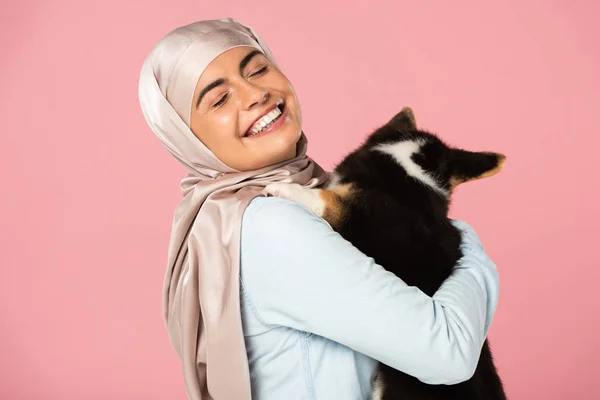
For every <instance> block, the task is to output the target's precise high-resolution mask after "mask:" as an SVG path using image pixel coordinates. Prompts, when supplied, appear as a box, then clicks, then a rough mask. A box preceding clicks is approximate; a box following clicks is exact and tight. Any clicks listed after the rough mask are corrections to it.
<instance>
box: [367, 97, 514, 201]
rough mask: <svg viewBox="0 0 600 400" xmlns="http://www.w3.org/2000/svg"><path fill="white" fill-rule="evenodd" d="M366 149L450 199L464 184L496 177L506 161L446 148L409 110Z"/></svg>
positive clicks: (493, 155)
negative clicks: (457, 187)
mask: <svg viewBox="0 0 600 400" xmlns="http://www.w3.org/2000/svg"><path fill="white" fill-rule="evenodd" d="M365 146H366V147H367V148H369V149H370V150H371V151H378V152H381V153H384V154H386V155H387V156H389V157H391V158H392V159H393V160H394V161H395V162H396V163H397V164H398V165H399V166H401V167H402V170H403V171H404V172H405V174H406V175H407V176H408V177H409V178H412V179H416V180H418V181H420V182H421V183H422V184H425V185H426V186H428V187H429V188H431V189H432V190H434V191H436V192H438V193H439V194H441V195H444V196H446V197H448V196H449V195H450V194H451V193H452V190H454V188H455V187H456V186H458V185H459V184H461V183H464V182H468V181H472V180H476V179H481V178H487V177H489V176H492V175H495V174H496V173H498V172H499V171H500V170H501V169H502V166H503V165H504V161H505V159H506V157H505V156H504V155H502V154H499V153H492V152H472V151H466V150H461V149H456V148H452V147H450V146H448V145H446V144H445V143H444V142H442V141H441V140H440V139H439V138H438V137H437V136H435V135H433V134H431V133H429V132H426V131H422V130H419V129H418V128H417V124H416V120H415V116H414V113H413V111H412V110H411V109H410V108H408V107H404V108H403V109H402V111H400V112H399V113H398V114H396V115H395V116H394V117H393V118H392V119H391V120H390V121H389V122H388V123H387V124H386V125H384V126H383V127H381V128H380V129H378V130H377V131H376V132H375V133H373V135H371V136H370V137H369V139H368V140H367V143H366V144H365Z"/></svg>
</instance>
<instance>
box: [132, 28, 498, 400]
mask: <svg viewBox="0 0 600 400" xmlns="http://www.w3.org/2000/svg"><path fill="white" fill-rule="evenodd" d="M140 102H141V106H142V110H143V113H144V115H145V118H146V120H147V122H148V124H149V125H150V127H151V128H152V130H153V131H154V132H155V133H156V135H157V136H158V137H159V139H160V140H161V141H162V143H163V144H164V145H165V147H166V148H167V149H168V150H169V151H170V152H171V153H172V154H173V155H174V156H175V157H176V158H177V159H178V160H179V161H180V162H181V163H183V164H184V165H185V166H186V167H187V168H188V170H189V174H188V175H187V176H186V177H185V178H184V179H183V181H182V192H183V199H182V201H181V203H180V204H179V205H178V207H177V210H176V212H175V219H174V222H173V231H172V237H171V243H170V248H169V260H168V269H167V274H166V277H165V286H164V317H165V321H166V325H167V329H168V332H169V336H170V339H171V342H172V344H173V346H174V348H175V350H176V351H177V353H178V355H179V356H180V357H181V359H182V362H183V373H184V379H185V384H186V389H187V392H188V395H189V397H190V398H191V399H194V400H196V399H210V398H213V399H216V400H228V399H231V400H243V399H250V398H252V399H255V400H256V399H258V400H261V399H278V400H279V399H286V400H294V399H315V398H319V399H341V400H344V399H367V398H369V396H370V392H371V390H372V388H371V386H372V380H373V378H374V375H375V372H376V367H377V363H378V362H383V363H386V364H388V365H390V366H391V367H393V368H396V369H398V370H401V371H403V372H405V373H407V374H410V375H413V376H415V377H417V378H418V379H420V380H422V381H424V382H428V383H432V384H452V383H457V382H460V381H464V380H467V379H468V378H469V377H470V376H471V375H472V373H473V371H474V368H475V366H476V364H477V361H478V357H479V351H480V349H481V346H482V344H483V341H484V339H485V336H486V334H487V331H488V329H489V326H490V324H491V320H492V316H493V314H494V312H495V308H496V303H497V298H498V277H497V272H496V268H495V265H494V264H493V262H492V261H491V260H490V259H489V258H488V257H487V256H486V255H485V253H484V252H483V249H482V247H481V243H480V242H479V239H478V237H477V235H476V234H475V232H474V231H473V230H472V228H470V227H469V226H468V225H467V224H465V223H461V222H455V223H456V224H457V225H458V226H459V227H460V228H462V232H463V245H462V247H463V252H464V257H463V258H462V259H461V262H460V265H457V267H456V270H455V273H454V274H453V275H452V277H451V278H449V279H448V280H447V281H446V282H445V283H444V285H443V286H442V287H441V288H440V290H439V291H438V292H437V293H436V294H435V295H434V296H433V297H429V296H427V295H425V294H424V293H422V292H421V291H420V290H418V289H417V288H414V287H409V286H407V285H406V284H405V283H404V282H403V281H401V280H400V279H398V278H397V277H395V276H393V275H392V274H390V273H388V272H386V271H385V270H384V269H383V268H382V267H381V266H379V265H377V264H375V263H374V262H373V260H372V259H371V258H369V257H368V256H367V255H364V254H362V253H361V252H359V251H358V250H357V249H356V248H354V247H353V246H352V245H351V244H350V243H349V242H347V241H345V240H344V239H343V238H342V237H341V236H340V235H338V234H337V233H336V232H334V231H333V230H332V229H331V228H330V227H329V226H328V225H327V223H326V222H325V221H323V220H322V219H320V218H318V217H317V216H316V215H314V214H313V213H311V212H310V211H309V210H307V209H305V208H304V207H302V206H300V205H298V204H295V203H292V202H289V201H286V200H283V199H278V198H271V197H269V198H267V197H264V196H262V195H261V191H262V189H263V188H264V187H265V186H266V185H267V184H269V183H271V182H277V181H280V182H295V183H299V184H302V185H306V186H309V187H315V186H318V185H322V184H323V183H325V182H326V180H327V175H326V174H325V173H324V171H323V170H322V169H321V168H320V167H319V166H318V165H317V164H315V163H314V162H313V161H312V160H310V159H309V158H307V157H306V155H305V153H306V147H307V142H306V138H305V136H304V134H303V132H302V115H301V112H300V106H299V104H298V100H297V98H296V95H295V93H294V89H293V88H292V85H291V84H290V82H289V81H288V80H287V79H286V77H285V76H284V75H283V74H282V72H281V71H280V70H279V69H278V68H277V65H276V63H275V60H274V59H273V56H272V55H271V53H270V51H269V49H268V48H267V46H266V45H265V44H264V43H263V42H262V40H261V39H260V37H259V36H258V35H257V34H256V33H255V32H254V31H253V30H252V29H250V28H249V27H247V26H245V25H243V24H241V23H240V22H238V21H235V20H233V19H224V20H214V21H202V22H197V23H193V24H190V25H187V26H184V27H181V28H178V29H176V30H174V31H173V32H171V33H169V34H168V35H167V36H165V37H164V38H163V39H162V40H161V41H160V42H159V43H158V44H157V45H156V47H155V48H154V50H153V51H152V52H151V54H150V55H149V56H148V58H147V59H146V61H145V63H144V66H143V69H142V72H141V77H140ZM399 256H401V255H399Z"/></svg>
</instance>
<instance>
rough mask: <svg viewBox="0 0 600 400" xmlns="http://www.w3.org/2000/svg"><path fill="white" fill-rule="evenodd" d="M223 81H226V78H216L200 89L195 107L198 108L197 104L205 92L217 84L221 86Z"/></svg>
mask: <svg viewBox="0 0 600 400" xmlns="http://www.w3.org/2000/svg"><path fill="white" fill-rule="evenodd" d="M225 82H227V80H226V79H223V78H220V79H217V80H216V81H214V82H211V83H209V84H208V85H206V87H205V88H204V89H202V91H201V92H200V95H199V96H198V101H197V102H196V108H198V106H199V105H200V102H201V101H202V98H203V97H204V96H205V95H206V93H208V92H210V91H211V90H213V89H214V88H216V87H218V86H221V85H222V84H224V83H225Z"/></svg>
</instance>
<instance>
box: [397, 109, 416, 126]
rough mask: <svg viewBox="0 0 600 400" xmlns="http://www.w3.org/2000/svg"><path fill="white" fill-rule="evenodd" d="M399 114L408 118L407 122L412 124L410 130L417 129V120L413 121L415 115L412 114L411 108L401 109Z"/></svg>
mask: <svg viewBox="0 0 600 400" xmlns="http://www.w3.org/2000/svg"><path fill="white" fill-rule="evenodd" d="M400 112H401V113H402V114H404V116H406V117H407V118H408V120H409V121H410V123H411V124H412V126H411V128H412V129H417V120H416V119H415V113H414V112H413V110H412V108H410V107H402V110H400Z"/></svg>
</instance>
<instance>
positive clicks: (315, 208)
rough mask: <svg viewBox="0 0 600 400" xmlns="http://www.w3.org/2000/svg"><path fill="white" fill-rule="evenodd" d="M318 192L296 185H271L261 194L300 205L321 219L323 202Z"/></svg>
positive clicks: (317, 190) (318, 190) (323, 208)
mask: <svg viewBox="0 0 600 400" xmlns="http://www.w3.org/2000/svg"><path fill="white" fill-rule="evenodd" d="M319 192H320V189H310V188H306V187H304V186H302V185H299V184H297V183H271V184H270V185H267V186H266V187H265V189H264V190H263V193H264V194H266V195H272V196H275V197H280V198H282V199H286V200H290V201H295V202H296V203H299V204H302V205H303V206H304V207H306V208H308V209H309V210H311V211H312V212H314V213H315V214H317V215H318V216H319V217H322V216H323V212H324V211H325V202H324V201H323V199H322V198H321V196H320V195H319Z"/></svg>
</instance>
